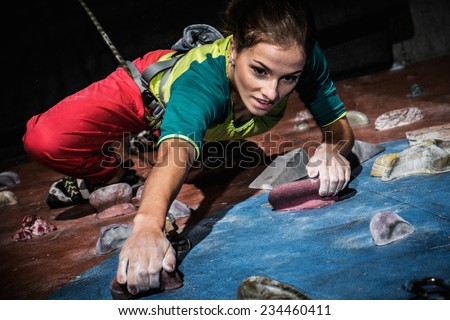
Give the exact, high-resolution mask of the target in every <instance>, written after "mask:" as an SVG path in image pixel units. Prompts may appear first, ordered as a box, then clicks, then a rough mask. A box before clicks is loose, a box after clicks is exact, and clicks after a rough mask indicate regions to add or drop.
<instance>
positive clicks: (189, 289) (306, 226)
mask: <svg viewBox="0 0 450 320" xmlns="http://www.w3.org/2000/svg"><path fill="white" fill-rule="evenodd" d="M383 145H384V146H385V147H386V150H385V151H384V152H383V153H392V152H400V151H402V150H403V149H405V148H406V147H407V146H408V143H407V141H406V140H400V141H393V142H389V143H385V144H383ZM380 155H381V154H380ZM377 156H379V155H377ZM377 156H376V157H377ZM376 157H374V158H372V159H370V160H368V161H367V162H365V163H364V164H363V167H362V171H361V172H360V173H359V174H358V176H357V177H356V178H355V179H354V180H353V181H351V183H350V185H349V187H350V188H353V189H356V191H357V193H356V194H355V195H354V196H353V197H351V198H348V199H346V200H342V201H339V202H336V203H335V204H333V205H331V206H328V207H324V208H320V209H309V210H302V211H292V212H276V211H273V210H272V208H271V207H270V205H269V204H268V201H267V195H268V193H263V194H260V195H257V196H255V197H252V198H249V199H247V200H245V201H243V202H241V203H238V204H236V205H234V206H231V207H228V208H226V209H224V210H221V211H219V212H216V213H215V214H213V215H211V216H209V217H207V218H205V219H203V220H202V221H200V222H199V223H197V224H196V225H195V226H192V227H191V229H190V230H188V235H189V237H190V239H191V241H192V243H193V248H192V249H191V250H190V251H189V252H188V253H187V254H185V255H184V256H182V257H181V262H180V266H179V269H180V271H181V272H182V273H183V275H184V285H183V287H182V288H180V289H177V290H173V291H167V292H161V293H158V294H153V295H149V296H145V297H143V298H142V299H157V300H167V299H169V300H183V299H196V300H211V299H235V297H236V289H237V287H238V285H239V283H240V282H241V281H242V280H243V279H244V278H246V277H249V276H252V275H261V276H267V277H270V278H273V279H275V280H278V281H281V282H285V283H288V284H290V285H292V286H294V287H296V288H298V289H299V290H301V291H303V292H304V293H305V294H307V295H308V296H309V297H311V298H312V299H334V300H342V299H369V300H375V299H409V298H412V294H411V293H410V292H408V291H406V290H404V289H403V287H402V286H403V284H405V283H406V282H407V281H411V280H415V279H421V278H425V277H437V278H441V279H444V280H446V281H450V204H449V199H450V191H449V185H450V173H443V174H437V175H415V176H410V177H404V178H399V179H395V180H392V181H388V182H382V181H381V180H380V178H377V177H371V176H370V170H371V167H372V164H373V162H374V160H375V158H376ZM381 211H393V212H395V213H397V214H398V215H400V216H401V217H402V218H403V219H405V220H406V221H408V222H409V223H411V224H412V225H413V226H414V228H415V232H414V233H412V234H410V235H408V236H406V237H405V238H403V239H401V240H398V241H396V242H393V243H391V244H388V245H385V246H376V245H374V243H373V242H372V238H371V235H370V231H369V223H370V220H371V218H372V217H373V216H374V214H375V213H377V212H381ZM117 261H118V254H117V253H116V254H114V255H113V256H112V257H111V258H110V259H108V260H106V261H104V262H103V263H101V264H99V265H97V266H95V267H94V268H92V269H90V270H88V271H86V272H84V273H83V274H81V275H80V276H79V277H77V279H75V280H74V281H73V282H71V283H69V284H67V285H66V286H64V287H62V288H61V289H60V290H58V291H56V292H55V293H54V294H52V295H51V296H50V297H49V299H111V295H110V292H109V284H110V282H111V279H112V278H113V277H114V274H115V271H116V268H117Z"/></svg>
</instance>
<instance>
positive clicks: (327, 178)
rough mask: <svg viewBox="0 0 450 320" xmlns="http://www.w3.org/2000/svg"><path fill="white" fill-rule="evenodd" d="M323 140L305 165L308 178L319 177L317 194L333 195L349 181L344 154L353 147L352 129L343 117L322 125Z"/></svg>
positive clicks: (348, 166) (348, 168)
mask: <svg viewBox="0 0 450 320" xmlns="http://www.w3.org/2000/svg"><path fill="white" fill-rule="evenodd" d="M321 130H322V135H323V140H322V143H321V144H320V145H319V146H318V147H317V148H316V150H315V153H314V155H313V156H312V157H311V159H310V160H309V163H308V165H307V168H308V175H309V177H310V178H316V177H318V176H319V177H320V189H319V195H321V196H333V195H336V194H338V193H339V191H341V190H342V189H344V188H345V187H346V186H347V184H348V183H349V181H350V173H351V169H350V163H349V162H348V160H347V159H346V156H348V154H349V153H350V151H351V150H352V148H353V143H354V141H355V137H354V135H353V130H352V128H351V126H350V124H349V123H348V121H347V118H346V117H343V118H341V119H339V120H337V121H335V122H333V123H332V124H330V125H328V126H325V127H322V128H321Z"/></svg>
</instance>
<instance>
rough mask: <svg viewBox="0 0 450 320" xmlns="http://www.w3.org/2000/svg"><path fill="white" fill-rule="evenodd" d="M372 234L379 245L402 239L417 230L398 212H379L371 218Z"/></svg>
mask: <svg viewBox="0 0 450 320" xmlns="http://www.w3.org/2000/svg"><path fill="white" fill-rule="evenodd" d="M369 227H370V234H371V235H372V239H373V242H374V243H375V244H376V245H377V246H384V245H386V244H389V243H391V242H394V241H397V240H400V239H402V238H404V237H406V236H407V235H409V234H411V233H413V232H414V231H415V229H414V227H413V226H412V225H411V224H410V223H409V222H407V221H405V220H404V219H403V218H402V217H400V216H399V215H398V214H396V213H394V212H391V211H386V212H378V213H377V214H375V215H374V216H373V217H372V219H371V220H370V226H369Z"/></svg>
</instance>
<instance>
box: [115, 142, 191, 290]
mask: <svg viewBox="0 0 450 320" xmlns="http://www.w3.org/2000/svg"><path fill="white" fill-rule="evenodd" d="M194 158H195V149H194V147H193V146H192V145H191V144H189V143H187V142H185V141H183V140H178V139H171V140H166V141H164V142H162V143H161V145H160V147H159V151H158V160H157V162H156V164H155V167H154V168H153V169H152V170H151V173H150V175H149V177H148V178H147V181H146V182H145V186H144V190H143V192H142V196H141V203H140V205H139V210H138V212H137V213H136V217H135V218H134V228H133V231H132V233H131V234H130V236H129V237H128V239H127V241H125V243H124V245H123V247H122V249H121V252H120V255H119V265H118V269H117V281H118V282H119V283H120V284H125V283H126V284H127V288H128V291H129V292H130V293H131V294H133V295H136V294H138V293H139V292H144V291H147V290H149V289H154V288H159V287H160V273H161V270H162V269H164V270H165V271H167V272H169V273H170V272H173V271H174V270H175V266H176V252H175V250H174V248H173V247H172V246H171V244H170V242H169V240H168V239H167V237H166V234H165V231H164V225H165V221H166V213H167V211H168V210H169V208H170V204H171V203H172V201H173V200H174V199H175V198H176V196H177V194H178V192H179V190H180V188H181V186H182V185H183V182H184V180H185V178H186V175H187V173H188V171H189V168H190V166H191V165H192V163H193V161H194Z"/></svg>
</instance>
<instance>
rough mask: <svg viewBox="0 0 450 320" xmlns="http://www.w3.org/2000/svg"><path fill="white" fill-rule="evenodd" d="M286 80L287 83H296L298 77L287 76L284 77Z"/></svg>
mask: <svg viewBox="0 0 450 320" xmlns="http://www.w3.org/2000/svg"><path fill="white" fill-rule="evenodd" d="M284 80H286V81H287V82H296V81H297V80H298V77H297V76H286V77H284Z"/></svg>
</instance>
